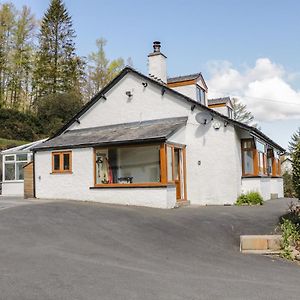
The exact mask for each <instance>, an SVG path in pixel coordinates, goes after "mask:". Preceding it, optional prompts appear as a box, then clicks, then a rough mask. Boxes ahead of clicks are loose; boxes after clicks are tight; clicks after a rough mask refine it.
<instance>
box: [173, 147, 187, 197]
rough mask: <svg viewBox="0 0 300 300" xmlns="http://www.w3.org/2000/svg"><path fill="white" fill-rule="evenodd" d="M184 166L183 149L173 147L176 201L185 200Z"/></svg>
mask: <svg viewBox="0 0 300 300" xmlns="http://www.w3.org/2000/svg"><path fill="white" fill-rule="evenodd" d="M184 167H185V165H184V157H183V149H181V148H174V177H175V186H176V199H177V201H183V200H185V195H184V194H185V191H184V180H185V178H184Z"/></svg>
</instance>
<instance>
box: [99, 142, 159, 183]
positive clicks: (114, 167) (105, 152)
mask: <svg viewBox="0 0 300 300" xmlns="http://www.w3.org/2000/svg"><path fill="white" fill-rule="evenodd" d="M160 150H161V146H160V145H150V146H128V147H118V148H117V147H110V148H104V149H96V150H95V185H98V186H99V185H100V186H101V185H109V184H112V185H118V184H136V185H139V184H150V185H151V184H160V183H161V182H162V180H161V157H160Z"/></svg>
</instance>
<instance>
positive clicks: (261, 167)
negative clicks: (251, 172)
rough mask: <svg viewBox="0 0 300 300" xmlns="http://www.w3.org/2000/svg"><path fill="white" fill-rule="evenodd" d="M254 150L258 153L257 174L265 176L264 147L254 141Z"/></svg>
mask: <svg viewBox="0 0 300 300" xmlns="http://www.w3.org/2000/svg"><path fill="white" fill-rule="evenodd" d="M256 149H257V152H258V174H259V175H267V160H266V145H265V144H263V143H261V142H259V141H256Z"/></svg>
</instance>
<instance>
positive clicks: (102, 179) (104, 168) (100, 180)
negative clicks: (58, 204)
mask: <svg viewBox="0 0 300 300" xmlns="http://www.w3.org/2000/svg"><path fill="white" fill-rule="evenodd" d="M107 153H108V150H100V151H99V150H98V151H97V152H96V183H97V184H107V183H112V182H110V181H109V163H108V157H107Z"/></svg>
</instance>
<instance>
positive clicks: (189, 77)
mask: <svg viewBox="0 0 300 300" xmlns="http://www.w3.org/2000/svg"><path fill="white" fill-rule="evenodd" d="M200 75H201V73H195V74H189V75H183V76H177V77H170V78H168V79H167V82H168V83H173V82H180V81H186V80H193V79H196V78H198V77H199V76H200Z"/></svg>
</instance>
